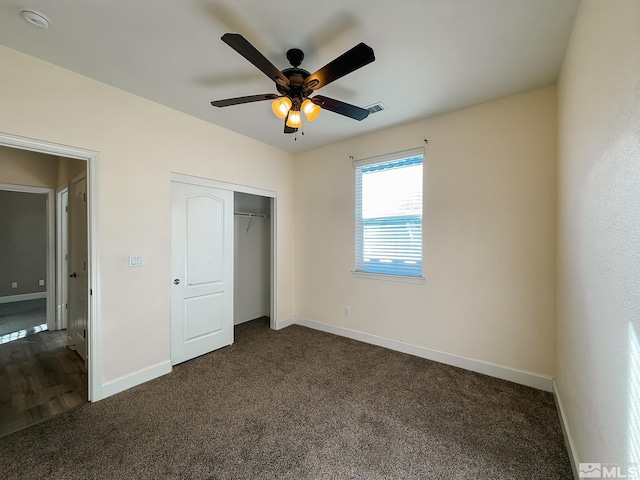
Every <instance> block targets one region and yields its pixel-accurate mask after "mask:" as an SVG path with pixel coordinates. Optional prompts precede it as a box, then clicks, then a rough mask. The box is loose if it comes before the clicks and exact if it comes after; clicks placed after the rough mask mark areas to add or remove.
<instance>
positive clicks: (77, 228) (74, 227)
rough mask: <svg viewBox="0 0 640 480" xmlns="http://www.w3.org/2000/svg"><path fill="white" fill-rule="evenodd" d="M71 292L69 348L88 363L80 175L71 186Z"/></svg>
mask: <svg viewBox="0 0 640 480" xmlns="http://www.w3.org/2000/svg"><path fill="white" fill-rule="evenodd" d="M68 201H69V262H68V268H69V291H68V296H69V298H68V304H69V310H68V317H67V344H68V345H69V346H73V347H74V348H75V350H76V352H78V355H80V356H81V357H82V359H83V360H84V361H85V362H86V361H87V320H88V316H89V301H88V299H89V279H88V275H87V274H88V271H87V261H88V244H87V178H86V176H85V174H84V173H83V174H81V175H79V176H77V177H76V178H74V179H73V180H71V182H69V196H68Z"/></svg>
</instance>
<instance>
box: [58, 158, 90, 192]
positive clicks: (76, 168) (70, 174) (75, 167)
mask: <svg viewBox="0 0 640 480" xmlns="http://www.w3.org/2000/svg"><path fill="white" fill-rule="evenodd" d="M86 172H87V162H86V161H84V160H75V159H73V158H66V157H59V158H58V172H57V178H56V188H57V190H62V189H64V188H67V187H68V186H69V181H70V180H72V179H73V178H74V177H77V176H78V175H80V174H81V173H85V174H86Z"/></svg>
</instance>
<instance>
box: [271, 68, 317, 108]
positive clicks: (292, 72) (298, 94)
mask: <svg viewBox="0 0 640 480" xmlns="http://www.w3.org/2000/svg"><path fill="white" fill-rule="evenodd" d="M282 74H283V75H284V76H285V77H287V78H288V79H289V86H288V87H284V86H281V85H280V84H278V83H276V88H277V89H278V92H279V93H280V94H281V95H287V96H289V98H291V99H292V100H293V99H294V98H297V99H300V100H302V99H304V98H306V97H307V96H308V94H309V92H306V91H305V90H306V89H305V86H304V81H305V80H306V78H307V77H308V76H309V75H311V74H310V73H309V72H307V71H306V70H304V69H302V68H297V67H293V68H285V69H284V70H282Z"/></svg>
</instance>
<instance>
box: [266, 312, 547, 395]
mask: <svg viewBox="0 0 640 480" xmlns="http://www.w3.org/2000/svg"><path fill="white" fill-rule="evenodd" d="M287 321H288V319H287V320H286V321H285V322H287ZM285 322H282V323H285ZM293 323H296V324H297V325H302V326H304V327H309V328H313V329H314V330H321V331H323V332H327V333H333V334H334V335H340V336H341V337H347V338H351V339H353V340H358V341H360V342H365V343H370V344H372V345H377V346H379V347H384V348H388V349H390V350H396V351H398V352H402V353H408V354H409V355H414V356H416V357H421V358H426V359H427V360H434V361H436V362H440V363H444V364H447V365H452V366H454V367H459V368H464V369H465V370H471V371H472V372H478V373H482V374H484V375H489V376H491V377H496V378H501V379H503V380H508V381H510V382H514V383H519V384H520V385H526V386H527V387H533V388H537V389H538V390H544V391H546V392H551V391H552V390H553V382H552V380H553V378H552V377H547V376H544V375H539V374H536V373H531V372H525V371H522V370H516V369H513V368H508V367H503V366H502V365H496V364H493V363H488V362H483V361H481V360H474V359H472V358H466V357H460V356H458V355H452V354H450V353H445V352H441V351H438V350H432V349H430V348H426V347H420V346H417V345H411V344H409V343H404V342H400V341H398V340H391V339H388V338H384V337H379V336H377V335H371V334H369V333H364V332H359V331H357V330H351V329H349V328H344V327H338V326H335V325H329V324H326V323H321V322H316V321H315V320H308V319H305V318H300V317H294V322H293ZM278 325H280V323H279V324H278ZM287 325H290V323H288V324H287ZM278 328H280V327H278Z"/></svg>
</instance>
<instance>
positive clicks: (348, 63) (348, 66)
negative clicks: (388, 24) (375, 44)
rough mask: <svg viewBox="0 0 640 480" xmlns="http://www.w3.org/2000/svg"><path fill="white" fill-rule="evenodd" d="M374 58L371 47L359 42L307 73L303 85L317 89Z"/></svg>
mask: <svg viewBox="0 0 640 480" xmlns="http://www.w3.org/2000/svg"><path fill="white" fill-rule="evenodd" d="M375 59H376V57H375V56H374V54H373V49H372V48H371V47H370V46H369V45H366V44H364V43H359V44H358V45H356V46H355V47H353V48H352V49H351V50H348V51H347V52H345V53H343V54H342V55H340V56H339V57H338V58H336V59H335V60H333V61H331V62H329V63H327V64H326V65H325V66H324V67H322V68H321V69H320V70H318V71H317V72H315V73H312V74H311V75H309V76H308V77H307V78H306V80H305V82H304V86H305V88H306V89H308V90H317V89H319V88H321V87H324V86H325V85H327V84H329V83H331V82H333V81H334V80H337V79H338V78H340V77H344V76H345V75H347V74H349V73H351V72H353V71H354V70H357V69H359V68H361V67H364V66H365V65H367V64H369V63H371V62H373V61H374V60H375Z"/></svg>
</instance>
